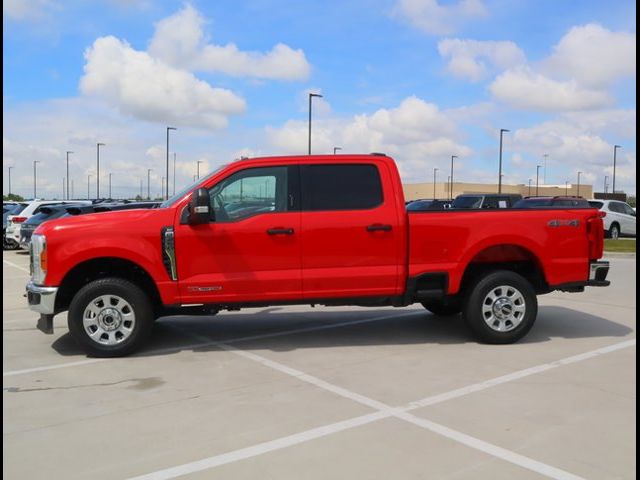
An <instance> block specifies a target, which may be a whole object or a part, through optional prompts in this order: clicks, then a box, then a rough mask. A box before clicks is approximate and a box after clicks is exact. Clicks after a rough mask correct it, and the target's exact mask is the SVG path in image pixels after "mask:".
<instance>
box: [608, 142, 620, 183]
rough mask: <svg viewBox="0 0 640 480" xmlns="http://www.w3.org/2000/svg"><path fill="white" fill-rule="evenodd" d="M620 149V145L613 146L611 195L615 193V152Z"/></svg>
mask: <svg viewBox="0 0 640 480" xmlns="http://www.w3.org/2000/svg"><path fill="white" fill-rule="evenodd" d="M619 148H622V147H621V146H620V145H614V146H613V185H611V187H612V189H611V193H616V151H617V150H618V149H619Z"/></svg>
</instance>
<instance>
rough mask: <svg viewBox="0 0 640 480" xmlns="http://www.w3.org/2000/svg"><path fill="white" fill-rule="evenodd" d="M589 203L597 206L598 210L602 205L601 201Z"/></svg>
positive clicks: (594, 206)
mask: <svg viewBox="0 0 640 480" xmlns="http://www.w3.org/2000/svg"><path fill="white" fill-rule="evenodd" d="M589 205H590V206H592V207H593V208H597V209H598V210H600V209H601V208H602V205H604V203H603V202H589Z"/></svg>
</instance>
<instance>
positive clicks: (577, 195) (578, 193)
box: [576, 172, 582, 197]
mask: <svg viewBox="0 0 640 480" xmlns="http://www.w3.org/2000/svg"><path fill="white" fill-rule="evenodd" d="M580 175H582V172H578V192H577V193H576V197H579V196H580Z"/></svg>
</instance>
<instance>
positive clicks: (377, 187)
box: [302, 164, 383, 211]
mask: <svg viewBox="0 0 640 480" xmlns="http://www.w3.org/2000/svg"><path fill="white" fill-rule="evenodd" d="M382 200H383V197H382V183H381V182H380V174H379V172H378V168H377V167H376V166H375V165H366V164H354V165H348V164H347V165H345V164H341V165H303V166H302V209H303V210H307V211H319V210H367V209H370V208H374V207H377V206H378V205H381V204H382Z"/></svg>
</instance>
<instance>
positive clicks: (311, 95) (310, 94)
mask: <svg viewBox="0 0 640 480" xmlns="http://www.w3.org/2000/svg"><path fill="white" fill-rule="evenodd" d="M313 97H318V98H322V95H320V94H319V93H309V150H308V154H309V155H311V100H312V99H313Z"/></svg>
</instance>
